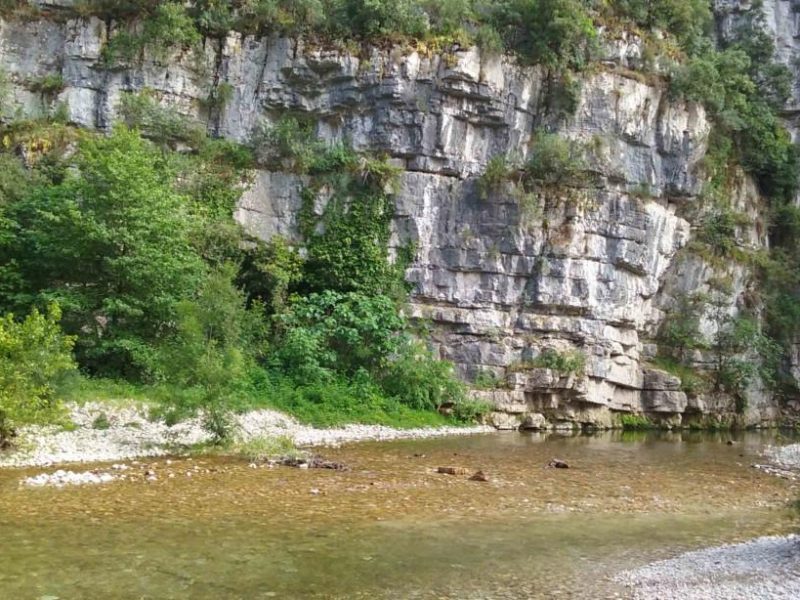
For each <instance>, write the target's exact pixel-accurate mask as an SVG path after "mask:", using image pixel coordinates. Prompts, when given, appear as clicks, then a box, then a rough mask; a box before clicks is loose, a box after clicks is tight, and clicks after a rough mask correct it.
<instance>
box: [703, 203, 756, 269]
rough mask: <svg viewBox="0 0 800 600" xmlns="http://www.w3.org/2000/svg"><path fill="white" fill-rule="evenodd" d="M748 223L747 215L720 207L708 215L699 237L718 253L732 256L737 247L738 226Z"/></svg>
mask: <svg viewBox="0 0 800 600" xmlns="http://www.w3.org/2000/svg"><path fill="white" fill-rule="evenodd" d="M747 224H749V219H748V218H747V215H744V214H742V213H737V212H734V211H732V210H730V209H729V208H725V207H720V208H718V209H717V210H714V211H713V212H712V213H711V214H709V215H707V216H706V218H705V220H704V222H703V225H702V229H701V230H700V233H699V236H698V237H699V239H700V240H701V241H702V242H704V243H705V244H707V245H708V246H709V248H710V249H711V251H712V252H714V253H715V254H716V255H718V256H727V257H730V256H732V255H733V254H734V251H735V249H736V229H737V227H740V226H742V225H747Z"/></svg>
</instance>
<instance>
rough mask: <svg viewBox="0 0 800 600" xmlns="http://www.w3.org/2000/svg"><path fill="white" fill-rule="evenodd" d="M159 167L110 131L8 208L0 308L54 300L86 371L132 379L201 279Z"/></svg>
mask: <svg viewBox="0 0 800 600" xmlns="http://www.w3.org/2000/svg"><path fill="white" fill-rule="evenodd" d="M166 166H167V165H166V164H165V162H164V160H163V157H162V155H161V153H160V152H158V151H157V150H156V149H155V148H154V147H153V146H152V145H151V144H149V143H148V142H146V141H144V140H142V139H141V138H140V137H139V136H138V134H137V133H136V132H134V131H130V130H127V129H125V128H117V129H116V130H115V131H114V133H113V135H112V136H111V137H109V138H87V139H86V140H85V141H84V142H82V143H81V145H80V149H79V152H78V154H77V155H76V157H75V169H74V170H71V171H68V172H66V173H65V174H64V178H63V179H62V180H61V181H57V182H55V183H53V184H52V185H39V186H35V187H34V188H33V189H32V190H31V192H30V194H28V195H27V196H26V197H25V198H23V199H21V200H19V201H17V202H15V203H13V204H12V205H11V206H10V207H8V209H7V218H8V219H9V220H10V221H11V222H12V223H13V226H12V233H13V235H12V237H11V239H7V240H6V243H4V244H3V245H2V247H0V256H2V258H3V261H2V262H3V263H4V264H12V265H14V266H15V267H14V270H15V273H14V275H15V276H16V279H17V280H18V281H19V282H20V285H19V287H18V288H17V289H15V290H5V291H4V294H3V295H2V297H0V304H1V305H2V306H4V307H6V309H9V308H10V309H13V308H15V307H27V306H30V305H32V304H33V305H36V304H40V303H43V302H48V301H52V300H57V301H58V302H59V304H60V305H61V306H62V308H63V311H64V326H65V328H66V329H67V331H68V332H70V333H72V334H77V335H78V336H79V339H78V343H77V345H76V352H77V355H78V358H79V361H80V363H81V365H82V366H84V367H85V368H87V369H88V370H89V371H90V372H93V373H110V374H123V375H128V376H137V375H138V376H141V375H142V374H143V373H144V372H145V371H146V370H147V369H148V368H149V366H150V363H151V360H152V358H153V357H152V350H151V344H153V343H154V342H156V341H157V340H159V339H160V338H162V337H164V335H165V334H167V333H169V331H170V330H171V328H172V324H173V323H174V318H175V309H176V306H177V304H178V302H180V301H181V300H183V299H185V298H188V297H190V296H191V295H192V293H193V291H194V290H196V289H197V288H198V287H199V284H200V283H201V281H202V280H203V278H204V276H205V273H206V267H205V265H204V263H203V261H202V259H201V257H200V256H199V255H198V254H197V252H196V251H195V249H194V248H193V247H192V243H191V237H190V233H191V225H190V222H191V219H190V218H189V213H188V202H187V199H186V198H185V197H184V196H182V195H180V194H178V193H176V192H175V191H174V190H173V189H172V186H171V173H170V171H169V169H167V168H166Z"/></svg>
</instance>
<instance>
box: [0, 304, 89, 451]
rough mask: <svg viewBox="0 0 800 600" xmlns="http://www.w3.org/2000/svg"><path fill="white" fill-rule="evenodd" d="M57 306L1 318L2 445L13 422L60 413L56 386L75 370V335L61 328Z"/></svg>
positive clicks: (38, 420) (36, 420) (35, 420)
mask: <svg viewBox="0 0 800 600" xmlns="http://www.w3.org/2000/svg"><path fill="white" fill-rule="evenodd" d="M60 318H61V311H60V310H59V308H58V305H56V304H51V305H50V306H48V308H47V312H46V313H44V314H42V313H40V312H39V311H38V310H36V309H33V311H32V312H31V313H30V314H29V315H28V316H27V317H26V318H25V319H24V320H22V321H17V320H15V319H14V315H12V314H6V315H5V316H4V317H3V318H0V448H3V447H4V446H6V445H7V444H8V443H9V438H10V437H12V435H13V434H14V427H15V426H18V425H23V424H26V423H41V422H46V421H48V420H52V419H53V418H54V417H55V416H57V414H58V390H59V387H60V385H61V384H62V383H63V380H64V379H65V377H67V376H68V375H69V374H70V373H72V372H73V371H74V370H75V363H74V362H73V359H72V345H73V342H74V338H72V337H70V336H65V335H64V334H63V333H62V332H61V328H60V327H59V320H60Z"/></svg>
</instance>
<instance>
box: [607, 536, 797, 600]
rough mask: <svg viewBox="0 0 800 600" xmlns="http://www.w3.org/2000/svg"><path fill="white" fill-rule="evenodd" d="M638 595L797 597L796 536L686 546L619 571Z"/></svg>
mask: <svg viewBox="0 0 800 600" xmlns="http://www.w3.org/2000/svg"><path fill="white" fill-rule="evenodd" d="M617 580H618V581H619V582H621V583H624V584H626V585H628V586H629V587H630V588H631V589H632V591H633V597H634V598H635V599H636V600H663V599H666V598H680V599H681V600H742V599H745V598H746V599H747V600H797V598H800V536H796V535H790V536H774V537H763V538H757V539H755V540H752V541H749V542H745V543H742V544H733V545H728V546H720V547H716V548H707V549H705V550H698V551H695V552H688V553H686V554H683V555H681V556H678V557H677V558H673V559H669V560H664V561H659V562H656V563H653V564H650V565H647V566H645V567H642V568H639V569H636V570H634V571H629V572H626V573H623V574H622V575H620V576H618V577H617Z"/></svg>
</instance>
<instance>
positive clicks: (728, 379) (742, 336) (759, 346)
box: [713, 314, 781, 412]
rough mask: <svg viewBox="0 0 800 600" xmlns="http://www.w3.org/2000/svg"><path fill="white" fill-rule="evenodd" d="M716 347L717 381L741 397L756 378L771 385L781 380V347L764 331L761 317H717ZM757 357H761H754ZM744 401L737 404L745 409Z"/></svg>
mask: <svg viewBox="0 0 800 600" xmlns="http://www.w3.org/2000/svg"><path fill="white" fill-rule="evenodd" d="M716 326H717V330H716V333H715V336H714V343H713V350H714V354H715V358H716V385H717V387H718V388H721V389H723V390H725V391H726V392H728V393H729V394H731V395H733V396H734V397H736V398H738V399H740V401H741V402H742V403H743V402H744V401H745V399H746V395H745V392H746V390H747V388H748V387H749V386H750V385H751V384H752V383H753V382H754V381H755V379H756V378H759V379H761V381H762V382H763V383H764V384H765V385H766V386H768V387H774V386H775V384H776V383H777V376H778V368H779V366H780V357H781V347H780V346H779V345H778V344H777V343H776V342H774V341H773V340H772V339H771V338H769V337H768V336H766V335H764V333H763V332H762V331H761V328H760V326H759V324H758V322H757V321H755V320H754V319H751V318H747V317H744V316H739V317H736V318H733V317H729V316H727V315H725V314H723V315H722V316H717V318H716ZM753 358H757V360H753ZM744 406H745V405H744V404H740V405H737V408H738V409H739V411H740V412H741V411H742V410H744Z"/></svg>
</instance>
